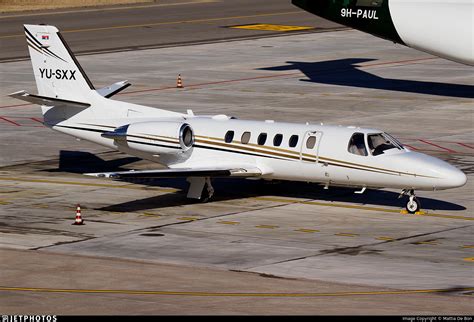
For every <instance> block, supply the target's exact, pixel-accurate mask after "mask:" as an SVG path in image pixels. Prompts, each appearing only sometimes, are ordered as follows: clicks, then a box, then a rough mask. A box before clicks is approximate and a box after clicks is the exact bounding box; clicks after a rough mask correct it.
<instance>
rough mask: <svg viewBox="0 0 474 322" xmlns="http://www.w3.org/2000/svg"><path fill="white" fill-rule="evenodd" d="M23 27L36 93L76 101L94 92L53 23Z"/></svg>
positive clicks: (84, 99)
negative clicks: (51, 24) (50, 24)
mask: <svg viewBox="0 0 474 322" xmlns="http://www.w3.org/2000/svg"><path fill="white" fill-rule="evenodd" d="M24 27H25V36H26V40H27V42H28V49H29V52H30V56H31V63H32V65H33V71H34V75H35V80H36V85H37V87H38V94H39V95H40V96H45V97H52V98H58V99H63V100H72V101H80V102H84V101H90V100H91V99H92V97H91V96H96V92H95V88H94V86H93V85H92V83H91V81H90V80H89V78H88V77H87V75H86V74H85V73H84V71H83V69H82V67H81V65H80V64H79V62H78V61H77V60H76V58H75V56H74V54H73V53H72V52H71V50H70V49H69V47H68V45H67V44H66V42H65V41H64V40H63V38H62V36H61V34H60V33H59V30H58V29H57V28H56V27H54V26H47V25H24Z"/></svg>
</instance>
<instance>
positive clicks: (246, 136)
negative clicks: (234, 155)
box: [240, 132, 250, 144]
mask: <svg viewBox="0 0 474 322" xmlns="http://www.w3.org/2000/svg"><path fill="white" fill-rule="evenodd" d="M249 141H250V132H244V133H243V134H242V137H241V138H240V142H242V143H243V144H247V143H249Z"/></svg>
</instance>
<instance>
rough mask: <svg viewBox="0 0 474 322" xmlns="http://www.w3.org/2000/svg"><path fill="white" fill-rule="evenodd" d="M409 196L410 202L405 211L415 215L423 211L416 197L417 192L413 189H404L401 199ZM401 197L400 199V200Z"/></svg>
mask: <svg viewBox="0 0 474 322" xmlns="http://www.w3.org/2000/svg"><path fill="white" fill-rule="evenodd" d="M402 196H408V202H407V204H406V206H405V209H406V210H407V211H408V212H409V213H410V214H414V213H416V212H418V211H420V209H421V204H420V201H419V200H418V199H417V198H416V196H415V191H414V190H413V189H403V191H402V193H401V194H400V197H402ZM400 197H399V198H400Z"/></svg>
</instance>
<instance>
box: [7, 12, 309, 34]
mask: <svg viewBox="0 0 474 322" xmlns="http://www.w3.org/2000/svg"><path fill="white" fill-rule="evenodd" d="M301 13H303V11H284V12H275V13H262V14H256V15H246V16H229V17H218V18H208V19H193V20H179V21H164V22H152V23H142V24H132V25H118V26H109V27H97V28H83V29H69V30H67V29H66V30H62V31H61V33H63V34H65V33H76V32H90V31H107V30H117V29H130V28H140V27H149V26H164V25H177V24H183V23H202V22H212V21H221V20H232V19H245V18H259V17H271V16H284V15H293V14H301ZM24 36H25V35H24V34H14V35H6V36H1V37H0V39H6V38H18V37H24Z"/></svg>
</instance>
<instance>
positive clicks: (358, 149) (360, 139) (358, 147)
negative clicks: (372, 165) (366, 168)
mask: <svg viewBox="0 0 474 322" xmlns="http://www.w3.org/2000/svg"><path fill="white" fill-rule="evenodd" d="M347 150H348V151H349V152H350V153H352V154H356V155H363V156H366V155H367V148H366V147H365V142H364V134H363V133H354V134H353V135H352V137H351V139H350V141H349V146H348V148H347Z"/></svg>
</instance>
